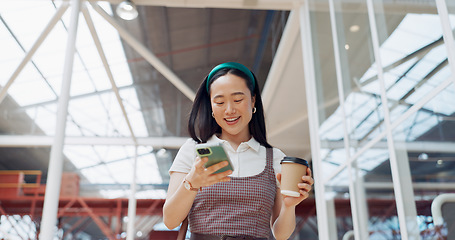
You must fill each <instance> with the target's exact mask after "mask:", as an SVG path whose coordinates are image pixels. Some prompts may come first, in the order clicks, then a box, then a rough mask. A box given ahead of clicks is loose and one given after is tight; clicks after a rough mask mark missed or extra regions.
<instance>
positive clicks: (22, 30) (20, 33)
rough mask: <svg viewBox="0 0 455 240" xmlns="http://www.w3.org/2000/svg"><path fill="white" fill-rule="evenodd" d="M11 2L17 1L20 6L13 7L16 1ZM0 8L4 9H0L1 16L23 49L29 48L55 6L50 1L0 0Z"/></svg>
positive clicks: (53, 12) (46, 22)
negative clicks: (17, 7)
mask: <svg viewBox="0 0 455 240" xmlns="http://www.w3.org/2000/svg"><path fill="white" fill-rule="evenodd" d="M13 2H18V3H19V4H21V5H22V8H19V9H15V7H16V4H17V3H13ZM5 4H6V6H5ZM10 6H11V7H12V8H11V9H10V8H9V7H10ZM24 6H28V7H24ZM31 6H33V7H31ZM2 8H3V9H5V11H1V14H2V18H3V19H4V20H5V21H6V23H7V24H8V25H9V27H10V28H11V30H12V31H13V33H14V35H15V36H16V37H17V38H18V39H19V41H20V43H21V44H22V46H23V47H24V48H25V49H30V48H31V46H32V44H33V43H34V42H35V41H36V39H37V38H38V36H39V35H40V34H41V32H42V30H43V29H44V28H45V26H46V25H47V24H48V22H49V20H50V19H51V18H52V16H53V15H54V14H55V8H54V7H53V6H52V3H51V2H50V1H48V2H45V1H2ZM24 16H28V17H24Z"/></svg>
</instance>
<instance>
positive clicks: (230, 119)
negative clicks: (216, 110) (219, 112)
mask: <svg viewBox="0 0 455 240" xmlns="http://www.w3.org/2000/svg"><path fill="white" fill-rule="evenodd" d="M237 119H239V118H238V117H236V118H226V121H228V122H233V121H235V120H237Z"/></svg>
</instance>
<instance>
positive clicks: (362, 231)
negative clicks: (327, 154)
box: [329, 0, 369, 239]
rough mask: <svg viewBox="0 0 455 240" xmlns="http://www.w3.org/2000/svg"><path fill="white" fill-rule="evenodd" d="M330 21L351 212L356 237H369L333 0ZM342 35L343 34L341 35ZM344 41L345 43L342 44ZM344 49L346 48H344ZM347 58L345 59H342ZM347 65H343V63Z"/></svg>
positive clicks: (366, 211)
mask: <svg viewBox="0 0 455 240" xmlns="http://www.w3.org/2000/svg"><path fill="white" fill-rule="evenodd" d="M329 8H330V22H331V25H332V36H333V50H334V56H335V68H336V74H337V86H338V98H339V100H340V108H341V114H342V119H343V133H344V141H343V142H344V150H345V152H346V162H347V168H348V175H349V194H350V202H351V214H352V223H353V234H354V236H355V239H368V237H369V234H368V209H367V207H366V197H365V189H364V186H363V178H362V176H360V174H359V171H360V170H359V169H358V168H357V164H356V163H352V161H351V146H350V140H351V139H350V136H349V131H348V123H347V119H348V117H347V116H346V108H345V101H344V100H345V92H344V89H345V87H344V86H345V85H347V84H349V83H350V74H349V72H348V71H349V67H348V66H347V65H348V62H347V56H346V51H341V50H342V49H343V48H340V45H341V46H343V45H344V39H345V35H344V32H343V30H340V28H338V25H339V23H338V21H337V20H338V19H337V18H336V15H335V6H334V2H333V0H329ZM339 35H341V36H339ZM340 42H343V44H340ZM343 50H344V49H343ZM342 59H343V60H345V61H342ZM343 64H344V65H345V66H344V67H342V65H343ZM346 236H348V235H346Z"/></svg>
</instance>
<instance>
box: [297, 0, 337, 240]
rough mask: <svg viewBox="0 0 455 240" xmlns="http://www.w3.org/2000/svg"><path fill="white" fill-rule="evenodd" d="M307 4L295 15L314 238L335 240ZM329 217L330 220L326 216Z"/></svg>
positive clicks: (301, 6) (334, 223)
mask: <svg viewBox="0 0 455 240" xmlns="http://www.w3.org/2000/svg"><path fill="white" fill-rule="evenodd" d="M308 4H309V3H308V1H305V3H303V4H302V5H300V6H299V8H298V9H297V11H298V13H299V24H300V36H301V41H302V55H303V68H304V73H305V76H304V77H305V79H304V81H305V89H306V99H307V106H308V123H309V130H310V143H311V157H312V162H313V173H314V191H315V196H316V212H317V223H318V236H319V239H337V237H336V232H337V231H336V222H335V217H334V215H335V211H334V210H333V212H332V211H330V209H332V207H330V200H328V199H330V197H328V196H327V197H326V195H327V194H326V187H325V184H324V178H323V169H322V160H321V156H320V152H321V146H320V145H321V141H320V137H319V116H318V114H319V111H318V106H317V104H318V102H317V96H316V92H317V91H316V78H315V69H314V58H313V57H314V56H313V49H312V48H313V44H312V41H311V26H310V10H309V5H308ZM333 209H334V208H333ZM329 213H330V214H329ZM329 215H330V216H331V217H329ZM333 234H335V236H331V235H333Z"/></svg>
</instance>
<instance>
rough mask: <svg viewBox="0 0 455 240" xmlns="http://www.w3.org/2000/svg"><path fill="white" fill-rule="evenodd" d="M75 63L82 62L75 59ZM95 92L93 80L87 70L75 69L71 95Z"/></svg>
mask: <svg viewBox="0 0 455 240" xmlns="http://www.w3.org/2000/svg"><path fill="white" fill-rule="evenodd" d="M74 62H75V63H76V62H77V63H80V62H79V61H78V60H76V59H75V61H74ZM92 92H95V87H94V85H93V81H92V79H91V78H90V76H89V75H88V74H87V72H86V71H73V76H72V79H71V89H70V96H77V95H81V94H86V93H92Z"/></svg>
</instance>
